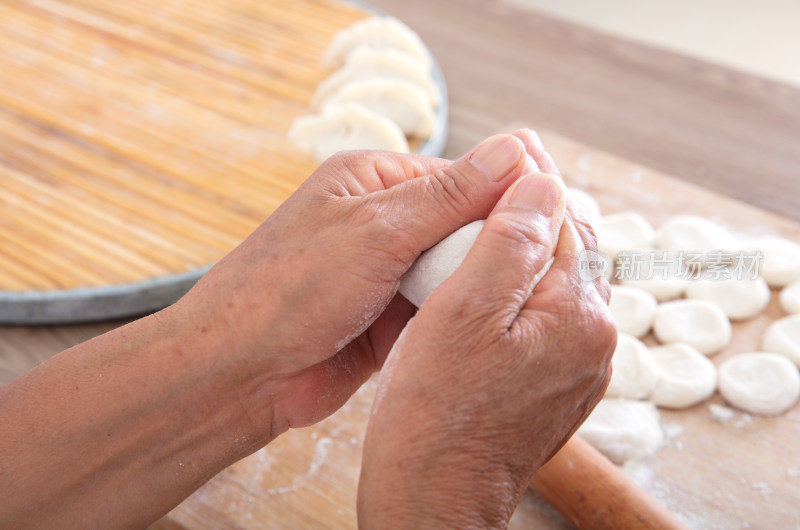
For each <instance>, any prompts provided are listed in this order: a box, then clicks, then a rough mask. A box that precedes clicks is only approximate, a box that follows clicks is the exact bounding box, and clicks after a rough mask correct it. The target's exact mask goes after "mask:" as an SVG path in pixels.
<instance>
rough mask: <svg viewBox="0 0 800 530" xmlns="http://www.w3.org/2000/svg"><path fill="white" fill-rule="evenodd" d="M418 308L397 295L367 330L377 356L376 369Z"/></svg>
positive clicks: (372, 349) (384, 359) (372, 348)
mask: <svg viewBox="0 0 800 530" xmlns="http://www.w3.org/2000/svg"><path fill="white" fill-rule="evenodd" d="M416 311H417V308H416V307H414V304H412V303H411V302H409V301H408V300H406V299H405V298H404V297H403V296H401V295H396V296H395V297H394V299H393V300H392V301H391V302H390V303H389V305H388V306H387V307H386V309H385V310H384V311H383V313H381V315H380V316H379V317H378V318H377V319H376V320H375V322H373V323H372V325H371V326H370V327H369V329H368V330H367V334H368V336H369V346H370V348H371V351H372V355H373V357H374V358H375V369H376V370H380V369H381V368H382V367H383V363H384V362H385V361H386V357H387V356H388V355H389V351H391V349H392V346H394V343H395V341H396V340H397V337H399V336H400V333H402V331H403V329H404V328H405V326H406V324H407V323H408V321H409V320H410V319H411V317H412V316H414V313H415V312H416Z"/></svg>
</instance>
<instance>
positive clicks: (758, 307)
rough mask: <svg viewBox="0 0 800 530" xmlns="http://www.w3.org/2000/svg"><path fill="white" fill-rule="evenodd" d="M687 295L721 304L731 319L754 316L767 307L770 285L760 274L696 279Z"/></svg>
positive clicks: (721, 307) (691, 283)
mask: <svg viewBox="0 0 800 530" xmlns="http://www.w3.org/2000/svg"><path fill="white" fill-rule="evenodd" d="M686 297H687V298H694V299H698V300H708V301H709V302H712V303H713V304H716V305H717V306H719V308H720V309H722V311H723V312H724V313H725V314H726V315H728V318H730V319H731V320H744V319H748V318H752V317H754V316H756V315H758V314H759V313H761V312H762V311H764V309H766V308H767V304H769V297H770V292H769V286H768V285H767V282H765V281H764V279H763V278H761V277H760V276H759V277H757V278H755V279H744V280H738V279H733V278H730V279H722V280H711V279H706V280H696V281H693V282H690V283H689V287H688V288H687V289H686Z"/></svg>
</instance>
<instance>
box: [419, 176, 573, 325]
mask: <svg viewBox="0 0 800 530" xmlns="http://www.w3.org/2000/svg"><path fill="white" fill-rule="evenodd" d="M565 211H566V191H565V189H564V185H563V183H562V182H561V181H560V179H556V178H554V177H552V176H550V175H547V174H541V173H539V174H533V175H527V176H525V177H522V178H521V179H519V180H518V181H517V182H515V183H514V185H513V186H512V187H511V188H510V189H509V190H508V191H507V192H506V193H505V194H504V195H503V197H502V198H501V199H500V201H499V202H498V203H497V206H496V207H495V208H494V210H493V211H492V213H491V214H490V215H489V217H488V218H487V220H486V224H485V225H484V227H483V230H481V232H480V234H478V238H477V239H476V240H475V244H474V245H473V246H472V248H471V249H470V251H469V253H468V254H467V256H466V258H464V262H463V263H462V264H461V266H460V267H459V268H458V269H457V270H456V271H455V272H454V273H453V275H452V276H451V277H450V278H448V280H447V281H445V282H444V283H443V284H442V285H441V287H440V288H439V289H437V290H436V291H435V292H434V293H433V294H432V295H431V298H430V302H428V303H429V304H430V305H438V304H439V303H442V304H444V305H443V306H441V308H445V307H451V308H453V307H457V308H459V310H464V311H466V313H467V314H486V313H487V312H491V313H495V314H497V315H498V316H500V317H501V318H502V320H503V325H504V327H506V328H507V327H508V326H510V324H511V322H512V321H513V319H514V318H516V316H517V315H518V314H519V312H520V311H521V310H522V308H523V306H524V305H525V303H526V301H527V300H528V298H529V297H530V295H531V291H532V286H533V282H534V279H535V278H536V276H537V273H539V271H541V270H542V269H543V268H544V267H545V266H546V265H547V264H548V262H549V261H550V259H551V258H552V257H553V255H554V253H555V249H556V246H557V243H558V235H559V232H560V230H561V225H562V223H563V222H564V216H565ZM440 301H441V302H440ZM470 309H472V310H474V311H470ZM509 319H510V320H509Z"/></svg>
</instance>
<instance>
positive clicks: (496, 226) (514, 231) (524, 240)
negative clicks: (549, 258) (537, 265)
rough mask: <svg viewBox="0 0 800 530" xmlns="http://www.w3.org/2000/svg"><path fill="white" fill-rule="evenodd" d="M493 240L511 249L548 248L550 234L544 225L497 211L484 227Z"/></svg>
mask: <svg viewBox="0 0 800 530" xmlns="http://www.w3.org/2000/svg"><path fill="white" fill-rule="evenodd" d="M484 230H486V231H487V232H488V233H489V234H491V235H492V236H493V237H492V239H493V240H496V241H500V242H501V243H502V244H503V246H505V247H511V248H513V249H531V250H537V251H538V250H541V249H548V250H549V248H550V244H549V239H550V235H549V233H548V231H547V230H546V229H545V227H543V226H540V225H539V224H536V223H529V222H525V220H523V219H520V218H518V217H515V216H513V215H508V214H506V213H504V212H498V213H497V214H495V215H493V216H491V217H490V218H489V219H488V220H487V221H486V226H485V227H484Z"/></svg>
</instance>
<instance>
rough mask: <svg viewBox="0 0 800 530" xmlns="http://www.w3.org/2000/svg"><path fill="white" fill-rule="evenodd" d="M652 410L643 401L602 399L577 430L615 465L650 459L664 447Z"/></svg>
mask: <svg viewBox="0 0 800 530" xmlns="http://www.w3.org/2000/svg"><path fill="white" fill-rule="evenodd" d="M658 421H659V415H658V411H657V410H656V407H655V406H654V405H653V404H652V403H648V402H646V401H632V400H627V399H603V400H602V401H600V403H598V404H597V407H596V408H595V409H594V411H593V412H592V414H591V415H590V416H589V417H588V418H587V419H586V421H585V422H584V423H583V425H581V427H580V429H578V434H580V435H581V436H582V437H583V438H584V439H585V440H586V441H587V442H589V443H590V444H592V445H593V446H594V447H595V449H597V450H598V451H600V452H601V453H603V454H604V455H606V456H607V457H608V458H609V459H611V461H613V462H615V463H617V464H624V463H625V462H627V461H629V460H640V459H643V458H646V457H648V456H651V455H653V454H654V453H655V452H656V451H657V450H658V448H659V447H661V444H662V443H664V433H663V431H662V430H661V426H660V425H659V423H658Z"/></svg>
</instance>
